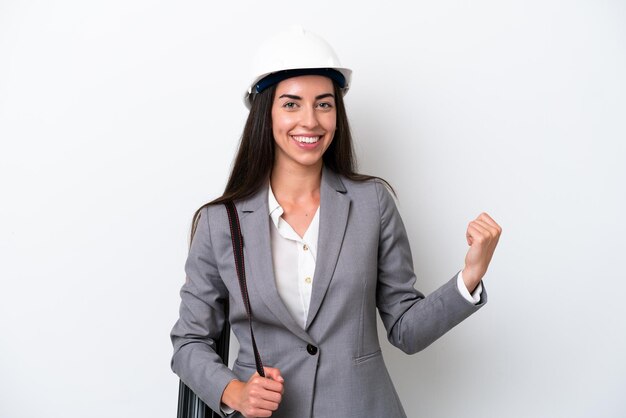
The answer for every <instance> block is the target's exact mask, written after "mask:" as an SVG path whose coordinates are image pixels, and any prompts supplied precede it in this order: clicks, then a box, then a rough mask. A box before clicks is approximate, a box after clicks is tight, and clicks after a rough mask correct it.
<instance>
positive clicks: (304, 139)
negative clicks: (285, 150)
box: [292, 136, 322, 144]
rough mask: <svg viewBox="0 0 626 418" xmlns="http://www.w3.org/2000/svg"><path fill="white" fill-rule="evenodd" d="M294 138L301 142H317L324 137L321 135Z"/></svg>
mask: <svg viewBox="0 0 626 418" xmlns="http://www.w3.org/2000/svg"><path fill="white" fill-rule="evenodd" d="M292 138H293V139H295V140H296V141H298V142H300V143H301V144H315V143H316V142H317V141H319V140H320V139H321V138H322V137H321V136H292Z"/></svg>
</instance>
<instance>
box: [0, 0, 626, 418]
mask: <svg viewBox="0 0 626 418" xmlns="http://www.w3.org/2000/svg"><path fill="white" fill-rule="evenodd" d="M292 23H301V24H303V25H304V26H305V27H307V28H309V29H311V30H314V31H315V32H317V33H319V34H321V35H322V36H323V37H325V38H326V39H327V40H328V41H329V42H330V43H331V44H332V45H333V46H334V48H335V50H336V51H337V53H338V54H339V56H340V57H341V59H342V62H343V64H344V65H345V66H348V67H350V68H353V69H354V78H353V84H352V89H351V91H350V92H349V94H348V95H347V96H346V102H347V106H348V111H349V116H350V118H351V121H352V126H353V131H354V137H355V139H356V147H357V151H358V155H359V157H360V163H361V165H360V168H361V171H363V172H366V173H370V174H375V175H379V176H382V177H384V178H386V179H387V180H389V181H390V182H391V183H392V184H393V185H394V186H395V188H396V189H397V192H398V195H399V207H400V211H401V213H402V215H403V217H404V220H405V223H406V226H407V229H408V231H409V235H410V237H411V244H412V249H413V253H414V260H415V265H416V271H417V274H418V277H419V282H418V287H419V288H420V289H421V290H423V291H426V292H430V291H432V290H434V289H435V288H436V287H438V286H439V285H440V284H442V283H443V282H445V281H447V280H448V279H449V278H450V277H451V276H452V275H453V274H455V273H456V271H458V270H459V269H460V268H461V267H462V264H463V258H464V255H465V251H466V243H465V236H464V235H465V228H466V225H467V223H468V222H469V221H470V220H471V219H472V218H473V217H475V216H476V215H478V213H480V212H481V211H487V212H488V213H490V214H491V215H492V216H493V217H494V218H495V219H496V220H497V221H498V222H499V223H500V224H501V225H502V226H503V228H504V233H503V236H502V238H501V241H500V246H499V247H498V250H497V251H496V254H495V258H494V261H493V263H492V267H491V269H490V271H489V272H488V274H487V277H486V279H485V283H486V286H487V288H488V291H489V297H490V302H489V304H488V305H487V306H486V307H485V308H484V309H483V310H481V311H480V312H479V313H477V314H476V315H475V316H473V317H471V318H470V319H469V320H467V321H466V322H464V323H463V324H461V325H460V326H459V327H457V328H455V329H454V330H452V331H451V332H450V333H449V334H447V335H446V336H444V337H443V338H442V339H440V340H439V341H437V342H436V343H435V344H433V345H432V346H431V347H429V348H428V349H427V350H425V351H423V352H422V353H419V354H417V355H415V356H406V355H404V354H403V353H401V352H400V351H398V350H396V349H394V348H392V347H390V346H389V344H388V343H387V342H386V340H385V341H382V344H383V350H384V352H385V356H386V357H385V358H386V361H387V364H388V367H389V369H390V372H391V374H392V377H393V379H394V381H395V382H396V385H397V389H398V392H399V395H400V397H401V399H402V401H403V403H404V405H405V409H406V411H407V414H408V415H409V416H410V417H418V416H421V417H441V418H449V417H461V416H462V417H513V418H516V417H520V418H522V417H524V418H525V417H568V418H575V417H623V416H625V415H626V401H625V400H624V396H623V395H624V389H625V388H626V355H625V354H624V353H626V325H625V324H624V323H625V317H626V303H624V299H625V298H624V296H625V294H626V284H625V279H626V274H625V270H624V266H625V263H624V260H625V259H626V257H625V254H626V245H625V244H624V236H625V233H626V222H625V221H624V214H625V213H626V194H625V192H624V190H625V185H624V183H625V180H626V168H625V167H626V164H624V162H625V157H626V145H625V140H626V126H625V123H624V122H625V120H626V101H625V97H626V76H625V74H626V24H625V23H626V3H625V2H623V1H610V0H605V1H595V0H593V1H592V0H588V1H565V0H562V1H559V0H548V1H545V0H543V1H534V0H532V1H519V2H517V1H504V2H503V1H495V0H494V1H474V2H470V1H462V0H449V1H430V2H424V1H417V2H402V3H400V2H389V1H387V2H380V1H378V2H363V1H358V2H357V1H349V2H337V1H323V0H320V1H317V2H307V3H301V2H269V1H264V2H257V1H247V2H241V1H239V2H236V1H233V2H210V1H178V2H174V1H154V0H150V1H149V0H113V1H106V2H105V1H100V2H96V1H79V0H76V1H70V0H60V1H17V0H16V1H10V0H0V141H1V142H0V144H1V145H0V186H1V187H0V199H1V203H0V285H1V288H0V417H2V418H22V417H24V418H32V417H44V416H45V417H49V418H78V417H81V418H82V417H116V418H117V417H133V418H135V417H162V418H169V417H173V416H174V415H175V413H176V401H177V388H178V379H177V377H176V376H175V375H174V374H173V373H172V372H171V371H170V369H169V360H170V356H171V352H172V349H171V345H170V342H169V331H170V329H171V327H172V325H173V323H174V321H175V320H176V318H177V314H178V302H179V299H178V290H179V288H180V286H181V285H182V283H183V281H184V272H183V264H184V260H185V255H186V251H187V238H188V231H189V223H190V220H191V215H192V213H193V211H194V210H195V209H196V208H197V207H198V206H200V205H201V204H202V203H203V202H205V201H208V200H210V199H212V198H214V197H216V196H218V195H219V194H220V192H221V191H222V189H223V187H224V184H225V181H226V177H227V174H228V170H229V167H230V162H231V159H232V157H233V153H234V150H235V148H236V146H237V141H238V138H239V136H240V134H241V129H242V126H243V122H244V120H245V117H246V109H245V107H244V106H243V104H242V100H241V96H242V93H243V91H244V89H245V87H246V83H247V81H248V79H249V77H250V75H249V74H248V73H247V69H248V60H249V57H250V55H251V54H252V52H253V51H254V48H255V47H256V46H257V45H258V43H259V41H260V40H261V39H263V38H264V37H265V36H267V35H270V34H272V33H274V31H275V30H277V29H280V28H282V27H284V26H286V25H289V24H292ZM381 338H382V339H383V340H384V334H383V335H381ZM355 401H358V400H355Z"/></svg>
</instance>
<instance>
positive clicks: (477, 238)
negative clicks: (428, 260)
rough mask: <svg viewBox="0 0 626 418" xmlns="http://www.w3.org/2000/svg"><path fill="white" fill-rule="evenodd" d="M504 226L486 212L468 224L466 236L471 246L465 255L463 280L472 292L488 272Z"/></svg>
mask: <svg viewBox="0 0 626 418" xmlns="http://www.w3.org/2000/svg"><path fill="white" fill-rule="evenodd" d="M501 233H502V228H500V225H498V224H497V223H496V221H494V220H493V219H492V218H491V217H490V216H489V215H487V214H486V213H481V214H480V215H479V216H478V218H476V219H474V220H473V221H472V222H470V223H469V225H468V226H467V232H466V234H465V237H466V238H467V244H468V245H469V246H470V248H469V250H468V251H467V255H466V256H465V268H464V269H463V273H462V274H463V281H464V282H465V286H467V289H468V290H469V291H470V293H471V292H473V291H474V289H476V286H478V283H480V281H481V280H482V278H483V276H484V275H485V273H486V272H487V267H489V263H490V262H491V257H492V256H493V252H494V251H495V250H496V245H498V240H499V239H500V234H501Z"/></svg>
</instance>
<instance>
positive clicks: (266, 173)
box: [191, 81, 395, 239]
mask: <svg viewBox="0 0 626 418" xmlns="http://www.w3.org/2000/svg"><path fill="white" fill-rule="evenodd" d="M333 88H334V93H335V106H336V111H337V126H336V128H335V136H334V137H333V141H332V142H331V144H330V146H329V147H328V149H327V150H326V152H325V153H324V156H323V157H322V159H323V161H324V165H325V166H326V167H327V168H329V169H330V170H332V171H334V172H335V173H337V174H340V175H342V176H345V177H347V178H349V179H350V180H354V181H366V180H371V179H378V180H381V181H382V182H383V183H385V185H387V187H389V189H390V190H391V191H392V192H393V193H394V194H395V192H394V190H393V187H391V185H390V184H389V183H388V182H387V181H386V180H384V179H382V178H380V177H376V176H368V175H365V174H359V173H357V171H356V169H357V161H356V156H355V154H354V147H353V144H352V134H351V133H350V124H349V122H348V116H347V114H346V108H345V105H344V101H343V93H342V91H341V89H340V88H339V86H338V85H337V83H336V82H334V81H333ZM275 92H276V85H274V86H272V87H269V88H267V89H266V90H264V91H263V92H261V93H258V94H256V95H255V96H256V97H255V98H254V100H252V106H251V108H250V113H249V114H248V119H247V120H246V124H245V126H244V129H243V133H242V135H241V140H240V142H239V149H238V151H237V155H236V157H235V160H234V163H233V166H232V170H231V172H230V177H229V178H228V183H227V184H226V188H225V189H224V194H223V195H222V196H220V197H218V198H217V199H215V200H212V201H210V202H208V203H205V204H204V205H202V206H201V207H200V208H199V209H198V210H197V211H196V212H195V213H194V215H193V221H192V224H191V239H193V235H194V233H195V231H196V227H197V226H198V220H199V219H200V212H201V211H202V209H204V208H205V207H207V206H209V205H216V204H219V203H224V202H226V201H229V200H232V201H237V200H240V199H244V198H246V197H249V196H251V195H253V194H254V193H255V192H257V191H258V190H259V189H260V188H261V187H263V186H265V185H266V184H267V181H268V180H269V178H270V174H271V172H272V166H273V164H274V147H275V142H274V135H273V133H272V104H273V102H274V93H275Z"/></svg>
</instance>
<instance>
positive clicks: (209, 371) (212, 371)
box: [170, 208, 237, 411]
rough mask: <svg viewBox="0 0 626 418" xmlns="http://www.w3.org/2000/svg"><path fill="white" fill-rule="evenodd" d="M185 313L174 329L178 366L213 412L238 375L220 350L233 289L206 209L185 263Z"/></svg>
mask: <svg viewBox="0 0 626 418" xmlns="http://www.w3.org/2000/svg"><path fill="white" fill-rule="evenodd" d="M185 273H186V280H185V284H184V285H183V286H182V288H181V290H180V298H181V302H180V316H179V319H178V321H177V322H176V324H175V325H174V327H173V329H172V331H171V334H170V336H171V339H172V344H173V346H174V355H173V357H172V362H171V366H172V370H173V371H174V373H176V374H177V375H178V376H179V377H180V379H181V380H182V381H183V382H184V383H185V384H186V385H187V386H189V388H191V390H193V391H194V392H195V393H196V394H197V395H198V396H199V397H200V399H202V400H203V401H204V402H205V403H206V404H207V405H208V406H209V407H210V408H211V409H212V410H213V411H220V400H221V397H222V393H223V392H224V389H225V388H226V385H228V383H229V382H230V381H231V380H233V379H236V378H237V377H236V376H235V374H234V373H233V372H232V371H231V370H230V369H229V368H228V367H227V366H225V365H224V364H223V363H222V361H221V359H220V357H219V356H218V355H217V353H216V352H215V341H216V339H217V338H218V337H219V335H220V332H221V330H222V328H223V325H224V321H225V320H227V318H226V315H225V304H226V302H227V301H228V291H227V289H226V286H225V285H224V283H223V281H222V279H221V278H220V275H219V271H218V269H217V263H216V261H215V255H214V252H213V249H212V245H211V231H210V226H209V219H208V209H207V208H204V209H203V210H202V212H201V216H200V219H199V221H198V226H197V229H196V232H195V235H194V237H193V241H192V243H191V247H190V249H189V255H188V257H187V262H186V263H185Z"/></svg>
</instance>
